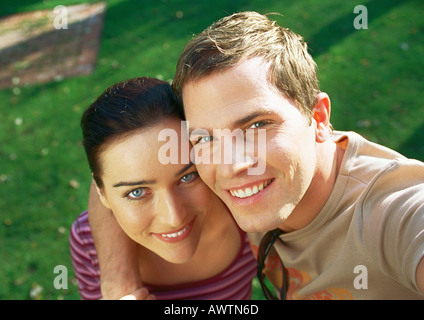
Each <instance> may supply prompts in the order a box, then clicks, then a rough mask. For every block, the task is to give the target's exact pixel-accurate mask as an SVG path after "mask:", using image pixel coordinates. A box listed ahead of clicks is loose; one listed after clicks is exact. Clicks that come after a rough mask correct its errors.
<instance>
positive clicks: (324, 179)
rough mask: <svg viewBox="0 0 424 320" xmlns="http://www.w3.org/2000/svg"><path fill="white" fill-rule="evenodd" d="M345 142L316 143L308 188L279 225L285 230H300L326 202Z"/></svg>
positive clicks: (328, 141)
mask: <svg viewBox="0 0 424 320" xmlns="http://www.w3.org/2000/svg"><path fill="white" fill-rule="evenodd" d="M345 148H346V144H341V145H339V144H336V143H335V142H334V141H333V140H331V139H329V140H327V141H325V142H323V143H322V144H321V145H318V148H317V155H316V159H317V165H316V168H315V174H314V177H313V178H312V181H311V184H310V185H309V188H308V190H307V191H306V193H305V195H304V196H303V198H302V200H300V202H299V203H298V205H297V206H296V208H295V209H294V210H293V212H292V213H291V214H290V216H289V217H288V218H287V220H286V221H284V223H283V224H282V225H281V226H280V229H282V230H283V231H285V232H290V231H295V230H300V229H302V228H304V227H305V226H307V225H308V224H309V223H311V222H312V220H314V219H315V218H316V217H317V216H318V214H319V213H320V211H321V209H322V208H323V207H324V205H325V203H326V202H327V200H328V198H329V197H330V194H331V192H332V190H333V187H334V184H335V183H336V179H337V175H338V173H339V169H340V166H341V163H342V160H343V155H344V152H345Z"/></svg>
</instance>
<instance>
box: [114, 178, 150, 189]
mask: <svg viewBox="0 0 424 320" xmlns="http://www.w3.org/2000/svg"><path fill="white" fill-rule="evenodd" d="M155 183H156V180H140V181H131V182H127V181H121V182H119V183H116V184H114V185H113V187H114V188H118V187H124V186H139V185H146V184H155Z"/></svg>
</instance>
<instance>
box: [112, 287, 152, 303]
mask: <svg viewBox="0 0 424 320" xmlns="http://www.w3.org/2000/svg"><path fill="white" fill-rule="evenodd" d="M119 300H156V297H155V296H154V295H153V294H150V293H149V290H147V288H145V287H142V288H140V289H137V290H135V291H134V292H133V293H131V294H128V295H126V296H123V297H122V298H121V299H119Z"/></svg>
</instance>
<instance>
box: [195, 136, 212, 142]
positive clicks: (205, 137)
mask: <svg viewBox="0 0 424 320" xmlns="http://www.w3.org/2000/svg"><path fill="white" fill-rule="evenodd" d="M212 140H213V137H212V136H203V137H199V138H198V139H197V141H196V142H197V143H207V142H211V141H212Z"/></svg>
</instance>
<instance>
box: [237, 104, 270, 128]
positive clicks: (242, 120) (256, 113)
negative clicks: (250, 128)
mask: <svg viewBox="0 0 424 320" xmlns="http://www.w3.org/2000/svg"><path fill="white" fill-rule="evenodd" d="M273 113H274V112H272V111H271V110H267V109H264V108H261V109H260V110H255V111H253V112H252V113H249V114H247V115H245V116H244V117H243V118H240V119H238V120H236V121H234V122H233V127H234V128H238V127H241V126H243V125H245V124H246V123H248V122H250V121H252V120H253V119H256V118H258V117H261V116H266V115H270V114H273Z"/></svg>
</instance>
